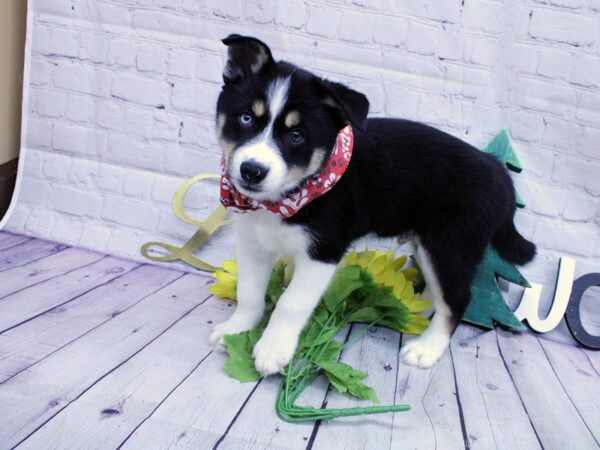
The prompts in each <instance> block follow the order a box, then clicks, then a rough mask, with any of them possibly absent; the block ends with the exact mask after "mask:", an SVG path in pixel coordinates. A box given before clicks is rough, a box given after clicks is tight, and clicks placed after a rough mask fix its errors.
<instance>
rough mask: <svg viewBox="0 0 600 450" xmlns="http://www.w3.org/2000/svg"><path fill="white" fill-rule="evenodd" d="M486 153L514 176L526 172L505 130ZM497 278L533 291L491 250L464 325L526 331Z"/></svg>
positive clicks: (475, 282) (519, 202)
mask: <svg viewBox="0 0 600 450" xmlns="http://www.w3.org/2000/svg"><path fill="white" fill-rule="evenodd" d="M483 151H484V152H486V153H490V154H493V155H495V156H496V157H497V158H498V159H499V160H500V161H502V162H503V163H504V164H506V167H507V168H508V169H509V170H512V171H513V172H516V173H519V172H521V171H522V170H523V167H522V166H521V163H520V161H519V159H518V158H517V154H516V153H515V150H514V148H513V146H512V144H511V143H510V139H509V137H508V133H507V132H506V130H502V131H501V132H500V133H499V134H498V135H497V136H496V137H495V138H494V139H493V140H492V141H491V142H490V143H489V144H488V145H487V147H485V148H484V149H483ZM515 196H516V202H517V206H519V207H521V208H523V207H524V206H525V204H524V203H523V201H522V200H521V198H520V197H519V194H518V193H517V192H515ZM498 277H502V278H504V279H505V280H507V281H510V282H512V283H516V284H518V285H520V286H523V287H530V285H529V283H528V282H527V280H526V279H525V277H523V275H521V273H520V272H519V271H518V270H517V267H516V266H515V265H514V264H512V263H509V262H508V261H506V260H504V259H502V258H501V257H500V255H498V253H497V252H496V251H495V250H494V249H493V248H492V247H488V248H487V250H486V253H485V257H484V259H483V261H482V263H481V264H480V265H479V267H478V269H477V273H476V275H475V279H474V280H473V283H472V284H471V298H472V299H471V303H470V304H469V307H468V308H467V310H466V311H465V315H464V316H463V321H465V322H470V323H473V324H475V325H479V326H482V327H485V328H494V323H495V322H496V323H500V324H502V325H505V326H507V327H510V328H515V329H518V330H524V329H525V325H523V323H522V322H520V321H519V319H517V318H516V317H515V315H514V314H513V312H512V311H511V310H510V309H509V307H508V306H507V305H506V302H505V300H504V297H503V296H502V293H501V292H500V286H499V285H498Z"/></svg>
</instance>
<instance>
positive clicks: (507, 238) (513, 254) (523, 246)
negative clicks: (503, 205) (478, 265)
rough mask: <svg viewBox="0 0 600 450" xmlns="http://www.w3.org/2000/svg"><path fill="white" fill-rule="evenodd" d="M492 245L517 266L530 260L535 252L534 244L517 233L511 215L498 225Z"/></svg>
mask: <svg viewBox="0 0 600 450" xmlns="http://www.w3.org/2000/svg"><path fill="white" fill-rule="evenodd" d="M492 246H493V247H494V248H495V249H496V250H497V251H498V253H499V254H500V256H502V258H504V259H505V260H507V261H508V262H511V263H513V264H517V265H519V266H521V265H523V264H527V263H528V262H529V261H531V260H532V259H533V258H534V257H535V253H536V248H535V244H533V242H529V241H528V240H527V239H525V238H524V237H523V236H521V235H520V234H519V232H518V231H517V230H516V228H515V224H514V223H513V218H512V217H510V218H509V219H508V220H506V221H505V222H504V223H503V224H502V225H501V226H500V228H499V229H498V231H497V232H496V235H495V236H494V238H493V239H492Z"/></svg>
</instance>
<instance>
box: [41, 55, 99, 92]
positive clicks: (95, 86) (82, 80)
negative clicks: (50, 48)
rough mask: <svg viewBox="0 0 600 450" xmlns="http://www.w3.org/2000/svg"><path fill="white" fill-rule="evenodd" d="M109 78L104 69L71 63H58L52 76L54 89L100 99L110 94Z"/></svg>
mask: <svg viewBox="0 0 600 450" xmlns="http://www.w3.org/2000/svg"><path fill="white" fill-rule="evenodd" d="M110 78H111V77H110V75H109V74H108V72H107V71H106V70H104V69H97V68H94V67H90V66H86V65H83V64H79V63H71V62H60V63H58V64H57V65H56V66H55V67H54V68H53V74H52V81H53V82H54V85H55V86H56V87H59V88H61V89H66V90H69V91H75V92H81V93H83V94H91V95H98V96H102V97H105V96H108V95H109V93H110Z"/></svg>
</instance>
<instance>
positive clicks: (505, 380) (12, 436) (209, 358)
mask: <svg viewBox="0 0 600 450" xmlns="http://www.w3.org/2000/svg"><path fill="white" fill-rule="evenodd" d="M209 283H210V279H209V278H207V277H202V276H197V275H191V274H183V273H180V272H176V271H170V270H166V269H162V268H157V267H153V266H149V265H139V264H136V263H132V262H128V261H123V260H119V259H116V258H112V257H108V256H104V255H100V254H97V253H93V252H89V251H85V250H80V249H76V248H69V247H66V246H63V245H58V244H54V243H48V242H44V241H40V240H35V239H30V238H26V237H22V236H16V235H11V234H8V233H0V449H9V448H13V447H18V448H20V449H21V448H27V449H44V450H45V449H71V448H81V449H95V448H106V449H114V448H121V447H122V448H125V449H144V450H146V449H161V448H177V449H185V448H189V449H211V448H221V449H236V450H237V449H246V448H247V449H250V448H251V449H263V448H286V449H288V448H293V449H296V448H315V449H340V448H352V449H354V448H357V449H358V448H369V449H386V448H394V449H396V448H398V449H400V448H406V449H417V448H418V449H432V448H439V449H460V448H482V449H488V448H498V449H512V448H522V449H527V450H529V449H535V448H547V449H567V448H569V449H577V450H582V449H592V448H598V443H599V442H600V353H599V352H593V351H588V350H584V349H581V348H577V347H574V346H569V345H566V344H560V343H555V342H551V341H548V340H543V339H540V338H538V337H536V336H533V335H528V334H522V335H516V334H515V335H513V334H511V333H508V332H505V331H498V332H496V331H491V332H487V333H483V334H482V333H481V332H479V331H478V330H475V329H474V328H471V327H466V326H462V327H460V328H459V330H458V331H457V333H456V334H455V336H454V340H453V344H452V346H451V351H449V352H446V354H445V356H444V357H443V359H442V360H441V361H440V362H439V363H438V365H436V366H435V367H434V368H433V369H432V370H419V369H415V368H411V367H407V366H404V365H402V364H399V362H398V349H399V347H400V345H401V339H402V337H401V336H400V335H398V334H397V333H393V332H390V331H388V330H384V329H379V330H373V331H372V332H370V333H368V335H367V336H366V337H365V338H363V339H361V340H359V341H357V342H356V343H355V344H354V345H352V346H350V347H349V348H348V349H347V350H346V351H345V352H344V353H343V355H342V360H344V361H347V362H350V363H351V364H352V365H353V366H355V367H357V368H359V369H361V370H366V371H368V372H369V378H368V380H367V381H368V382H369V384H371V385H372V386H374V387H375V389H376V391H377V394H378V395H379V398H380V399H381V401H382V403H385V404H388V403H409V404H411V405H412V411H410V412H408V413H398V414H396V415H392V414H387V415H380V416H365V417H354V418H346V419H340V420H338V421H335V422H333V423H331V424H325V423H317V424H313V423H305V424H290V423H286V422H283V421H282V420H280V419H279V418H278V417H277V415H276V414H275V395H276V392H277V387H278V384H279V380H278V379H277V377H271V378H268V379H264V380H262V381H260V382H258V383H247V384H240V383H238V382H237V381H235V380H232V379H230V378H228V377H227V376H226V375H225V374H224V373H223V372H222V370H221V367H222V365H223V362H224V356H223V355H222V354H219V353H216V352H214V351H213V350H212V349H211V348H210V346H209V345H208V334H209V331H210V329H211V326H212V324H213V323H216V322H219V321H222V320H224V319H226V318H227V317H228V316H229V314H231V312H232V310H233V308H232V305H231V304H229V303H228V302H225V301H223V300H220V299H217V298H214V297H211V296H210V295H209V294H208V293H207V285H208V284H209ZM356 331H358V327H357V328H356V329H355V330H353V332H356ZM304 401H305V402H306V403H307V404H312V405H322V404H326V405H327V406H328V407H344V406H353V405H356V404H357V402H356V401H353V400H351V399H348V398H347V397H345V396H340V395H337V394H335V393H333V392H331V391H327V387H326V384H325V383H324V382H323V381H322V380H321V381H320V382H319V383H317V385H315V386H314V387H312V388H311V389H310V390H309V391H307V393H306V395H305V398H304Z"/></svg>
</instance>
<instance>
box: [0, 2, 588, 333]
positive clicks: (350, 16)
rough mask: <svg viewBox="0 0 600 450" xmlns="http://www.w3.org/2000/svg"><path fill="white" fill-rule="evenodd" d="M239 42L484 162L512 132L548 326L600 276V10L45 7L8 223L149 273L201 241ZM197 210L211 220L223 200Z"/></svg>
mask: <svg viewBox="0 0 600 450" xmlns="http://www.w3.org/2000/svg"><path fill="white" fill-rule="evenodd" d="M230 33H240V34H249V35H253V36H256V37H258V38H260V39H262V40H264V41H265V42H267V43H268V44H269V45H270V46H271V47H272V49H273V53H274V55H275V57H276V58H281V59H287V60H289V61H291V62H294V63H297V64H300V65H302V66H303V67H305V68H307V69H310V70H313V71H315V72H316V73H318V74H321V75H323V76H325V77H328V78H330V79H333V80H338V81H342V82H345V83H347V84H349V85H350V86H352V87H353V88H355V89H357V90H360V91H362V92H364V93H366V94H367V96H368V97H369V100H370V101H371V115H386V116H397V117H404V118H410V119H414V120H419V121H423V122H426V123H429V124H431V125H434V126H437V127H439V128H442V129H444V130H446V131H448V132H450V133H451V134H453V135H455V136H458V137H460V138H462V139H464V140H466V141H468V142H470V143H471V144H473V145H475V146H477V147H480V148H481V147H483V146H484V145H485V144H486V143H487V142H489V140H490V139H491V138H492V137H493V136H494V135H495V134H496V133H497V132H498V131H500V130H501V129H502V128H506V129H507V130H508V132H509V133H510V136H511V138H512V140H513V143H514V145H515V148H516V150H517V153H518V155H519V157H520V159H521V161H522V163H523V166H524V168H525V170H524V172H523V173H522V174H520V175H517V176H515V177H514V179H515V183H516V185H517V188H518V191H519V192H520V194H521V196H522V197H523V199H524V200H525V202H526V204H527V208H526V209H525V210H521V211H519V212H518V214H517V220H516V221H517V225H518V228H519V229H520V231H521V232H522V233H523V234H524V235H525V236H527V237H528V238H530V239H532V240H533V241H534V242H535V243H536V244H537V245H538V248H539V255H538V257H537V259H536V260H535V262H534V263H532V264H531V265H529V266H528V267H526V268H524V269H523V273H524V274H525V275H526V276H527V277H528V278H529V279H530V280H531V281H535V282H538V283H542V284H544V291H543V299H544V307H543V308H542V314H544V312H545V309H547V306H548V305H549V303H550V299H551V296H552V293H553V286H554V280H555V278H556V269H557V266H558V258H559V257H560V256H561V255H570V256H572V257H574V258H575V259H576V260H577V270H576V276H577V275H579V274H582V273H587V272H594V271H595V272H600V208H599V201H598V200H599V198H600V144H599V142H600V76H599V75H598V74H599V73H600V36H599V33H600V1H598V0H535V1H533V0H527V1H518V0H505V1H504V2H502V1H479V0H462V1H461V0H455V1H445V2H439V1H435V0H424V1H414V2H406V1H392V0H327V1H325V0H287V1H275V0H245V1H234V0H232V1H223V0H205V1H201V0H35V1H30V2H29V17H28V37H27V49H26V55H25V56H26V77H25V92H24V94H25V95H24V104H23V108H24V110H23V112H24V114H23V115H24V120H23V130H22V136H23V139H22V152H21V164H20V167H19V183H18V184H19V186H18V190H17V195H16V196H15V200H14V202H13V205H12V208H11V213H10V214H9V215H8V216H7V218H6V219H5V220H4V222H3V224H2V225H3V226H4V227H5V228H6V229H7V230H9V231H12V232H16V233H23V234H27V235H32V236H36V237H41V238H44V239H50V240H55V241H60V242H64V243H67V244H71V245H75V246H81V247H85V248H90V249H94V250H97V251H100V252H106V253H110V254H113V255H117V256H121V257H125V258H129V259H134V260H142V259H141V256H140V254H139V248H140V246H141V244H142V243H144V242H147V241H150V240H163V241H166V242H170V243H174V244H183V243H184V242H185V241H186V240H187V239H188V238H189V237H190V236H191V235H192V234H193V233H194V231H195V230H194V227H193V226H190V225H185V224H182V223H181V222H179V221H178V220H177V219H176V218H175V216H174V215H173V213H172V211H171V208H170V202H171V198H172V195H173V193H174V191H175V189H176V188H177V187H178V186H179V185H180V183H181V182H182V181H183V180H184V179H186V178H187V177H190V176H192V175H196V174H198V173H202V172H218V169H219V158H220V156H219V155H220V153H219V149H218V147H217V144H216V139H215V136H214V108H215V101H216V98H217V95H218V93H219V89H220V85H221V69H222V66H223V63H224V55H225V47H224V46H223V45H222V44H221V42H220V40H221V39H222V38H223V37H225V36H227V35H228V34H230ZM187 205H188V206H189V207H190V208H191V210H193V215H195V216H196V217H205V216H207V215H208V213H209V211H211V210H212V209H213V208H215V207H216V206H217V205H218V197H217V188H216V185H214V184H213V185H209V184H204V185H201V186H197V187H196V188H194V190H193V191H192V192H191V195H190V196H189V198H188V201H187ZM232 244H233V242H232V236H231V233H230V232H229V231H225V232H223V233H221V234H220V235H219V236H217V237H216V238H215V239H214V240H212V241H211V242H210V243H209V244H208V245H207V246H206V248H205V249H204V250H203V251H202V252H201V257H202V258H204V259H206V260H207V261H210V262H212V263H218V262H220V261H221V260H222V259H224V258H227V257H231V256H232V255H233V250H232ZM383 245H390V244H389V243H384V244H383ZM592 294H593V295H592ZM511 295H512V298H513V301H516V299H517V298H520V291H514V292H511ZM598 295H599V291H598V290H590V291H589V292H588V297H589V300H586V301H584V303H585V304H586V305H588V306H585V307H586V308H589V309H590V310H592V309H593V308H592V303H593V302H595V304H594V305H593V306H595V309H596V310H597V309H598V308H597V305H598V301H597V300H598ZM594 296H595V298H596V300H593V299H592V297H594ZM586 302H587V303H586ZM586 320H587V321H588V325H589V326H600V317H598V316H596V317H592V316H589V317H588V319H586Z"/></svg>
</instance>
